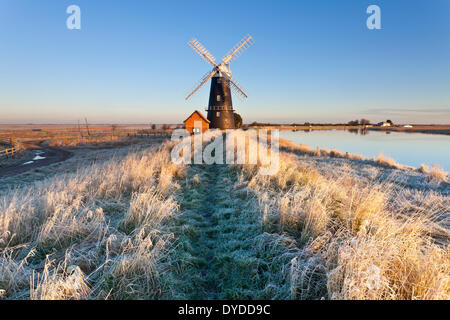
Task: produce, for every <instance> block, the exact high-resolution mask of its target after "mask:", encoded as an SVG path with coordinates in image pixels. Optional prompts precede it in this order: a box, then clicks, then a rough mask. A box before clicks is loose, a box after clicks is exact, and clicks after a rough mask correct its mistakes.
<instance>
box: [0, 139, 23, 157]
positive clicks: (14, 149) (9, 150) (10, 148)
mask: <svg viewBox="0 0 450 320" xmlns="http://www.w3.org/2000/svg"><path fill="white" fill-rule="evenodd" d="M0 145H4V146H6V148H0V159H4V158H12V157H13V156H15V155H16V154H17V153H18V152H19V151H20V149H21V147H20V144H18V143H17V142H16V140H15V139H14V138H5V137H1V138H0Z"/></svg>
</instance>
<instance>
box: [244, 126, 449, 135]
mask: <svg viewBox="0 0 450 320" xmlns="http://www.w3.org/2000/svg"><path fill="white" fill-rule="evenodd" d="M248 128H249V129H250V128H258V129H262V128H264V129H278V130H293V131H296V130H298V131H300V130H302V131H312V130H364V129H367V130H374V131H385V132H389V131H397V132H406V133H428V134H444V135H450V125H413V126H412V128H405V127H404V126H403V125H394V126H391V127H378V126H374V125H368V126H364V125H358V126H348V125H310V126H308V125H284V124H280V125H278V124H271V125H257V126H254V125H252V126H248Z"/></svg>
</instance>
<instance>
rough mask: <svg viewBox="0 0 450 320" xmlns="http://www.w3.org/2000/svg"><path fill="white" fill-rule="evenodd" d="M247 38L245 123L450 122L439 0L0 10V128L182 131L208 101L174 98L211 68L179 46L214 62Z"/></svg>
mask: <svg viewBox="0 0 450 320" xmlns="http://www.w3.org/2000/svg"><path fill="white" fill-rule="evenodd" d="M71 4H76V5H78V6H80V8H81V13H82V17H81V20H82V22H81V23H82V29H81V30H68V29H67V28H66V19H67V17H68V14H67V13H66V8H67V7H68V6H69V5H71ZM371 4H376V5H378V6H380V8H381V15H382V16H381V20H382V22H381V23H382V30H368V29H367V27H366V19H367V17H368V15H367V14H366V8H367V7H368V6H369V5H371ZM246 34H251V35H252V36H253V37H254V39H255V44H254V46H252V47H251V48H250V49H249V50H248V51H246V52H245V53H244V54H243V55H242V56H241V57H240V58H239V59H237V60H236V61H235V62H234V63H233V64H232V66H231V68H232V71H233V77H234V78H236V80H237V81H238V82H240V83H241V84H242V86H243V87H244V88H245V89H246V90H247V91H248V92H249V99H248V100H246V101H244V102H241V101H240V100H239V99H237V98H235V99H234V105H235V108H236V109H237V111H238V112H239V113H240V114H241V115H242V116H243V118H244V122H252V121H273V122H282V123H292V122H300V123H302V122H305V121H313V122H342V121H345V122H346V121H348V120H351V119H355V118H361V117H365V118H368V119H371V120H372V121H381V120H385V119H387V118H389V119H392V120H393V121H397V122H401V123H407V122H411V123H430V122H433V123H450V1H448V0H431V1H430V0H428V1H426V0H423V1H408V0H390V1H377V0H371V1H363V0H346V1H335V0H329V1H326V0H308V1H306V0H305V1H299V0H297V1H262V0H258V1H253V0H239V1H231V0H230V1H149V0H129V1H125V0H95V1H92V0H71V1H66V0H0V123H76V122H77V120H78V119H83V118H84V117H87V118H88V119H89V121H90V122H92V123H164V122H168V123H179V122H181V121H182V120H184V118H185V117H186V116H187V115H189V114H190V113H191V112H192V110H193V109H200V110H204V108H205V106H206V105H207V102H208V95H209V84H208V85H206V86H205V87H204V88H203V89H202V90H200V91H199V92H198V93H197V94H196V95H195V96H194V97H193V98H192V99H191V100H189V101H187V102H186V101H185V100H184V97H185V96H186V94H187V93H189V90H190V89H191V88H192V87H193V86H194V84H195V83H196V82H197V81H198V80H199V79H200V78H201V77H202V76H203V75H204V74H205V73H206V72H207V71H209V70H210V69H211V68H210V66H209V65H208V64H207V63H206V62H205V61H203V60H202V59H201V58H200V57H199V56H197V55H196V54H195V53H194V52H193V51H192V49H191V48H190V47H189V46H188V45H187V42H188V41H189V40H190V39H192V38H194V37H196V38H198V39H199V40H200V42H201V43H202V44H203V45H204V46H205V47H206V48H207V49H208V50H209V51H210V52H211V53H212V54H213V55H214V56H215V57H216V58H217V59H221V58H222V57H223V56H224V54H225V53H226V52H227V51H228V50H229V49H230V48H231V47H233V46H234V45H235V44H236V43H237V42H238V41H239V40H240V39H241V38H242V37H243V36H245V35H246Z"/></svg>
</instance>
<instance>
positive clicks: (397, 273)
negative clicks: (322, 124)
mask: <svg viewBox="0 0 450 320" xmlns="http://www.w3.org/2000/svg"><path fill="white" fill-rule="evenodd" d="M240 181H241V183H245V184H247V186H248V188H249V189H250V190H252V192H254V193H255V195H256V197H257V199H258V202H259V208H260V211H261V215H262V221H263V225H264V228H265V229H266V230H267V232H270V233H272V234H279V235H280V236H282V235H288V236H290V237H292V238H294V239H296V241H297V243H298V244H297V246H298V248H300V249H301V251H300V254H298V255H297V256H296V257H294V258H292V260H291V261H290V263H289V264H288V265H286V266H285V268H284V269H287V270H290V274H289V277H290V286H291V298H307V299H318V298H321V297H323V298H329V299H450V255H449V248H450V247H449V245H448V243H449V242H448V232H445V231H444V232H439V231H436V232H435V230H438V229H436V228H434V227H435V224H434V222H433V219H434V218H433V215H435V214H436V212H437V211H439V210H440V211H441V214H445V215H446V216H447V219H448V214H449V211H448V208H449V206H450V201H449V198H448V197H441V198H440V199H441V203H438V204H436V203H435V204H433V201H434V200H433V199H435V198H434V195H433V193H430V194H423V193H421V194H422V196H423V198H422V199H419V198H417V197H416V198H414V199H413V200H411V197H409V196H408V192H409V191H408V190H406V191H405V192H404V193H400V194H399V193H398V192H397V191H394V188H392V187H391V186H390V185H389V183H388V182H385V183H376V182H374V181H364V180H362V179H360V178H359V177H358V176H356V175H351V174H340V175H339V177H336V175H333V174H329V175H327V174H322V173H320V172H319V170H317V169H316V168H314V167H312V166H305V165H303V164H302V163H301V162H300V161H299V160H298V158H297V157H295V156H293V155H287V154H285V153H282V154H281V161H280V170H279V171H278V173H277V174H276V175H274V176H261V175H258V174H257V168H256V167H255V166H242V167H241V169H240ZM408 199H409V200H408ZM428 200H429V201H428ZM442 210H443V211H444V212H442ZM441 231H442V230H441ZM447 231H448V230H447ZM433 236H434V237H440V239H441V240H442V241H441V242H440V244H439V245H438V244H437V243H436V242H435V241H434V240H435V238H433Z"/></svg>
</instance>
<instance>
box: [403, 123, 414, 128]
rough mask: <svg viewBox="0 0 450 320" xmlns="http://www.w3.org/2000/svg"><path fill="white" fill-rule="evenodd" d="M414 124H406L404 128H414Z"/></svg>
mask: <svg viewBox="0 0 450 320" xmlns="http://www.w3.org/2000/svg"><path fill="white" fill-rule="evenodd" d="M412 127H413V126H412V125H410V124H405V125H404V126H403V128H412Z"/></svg>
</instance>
